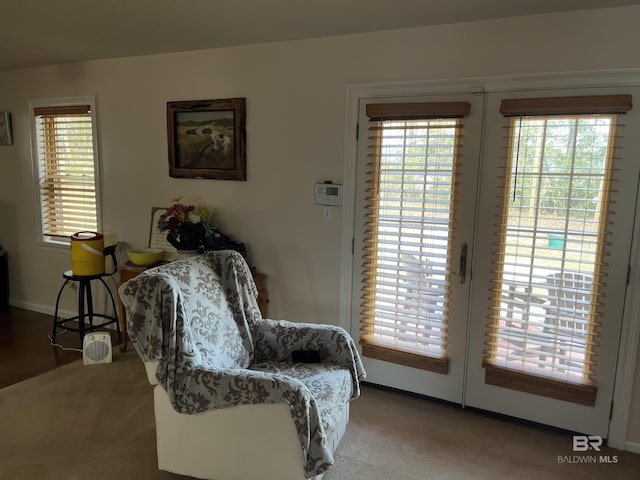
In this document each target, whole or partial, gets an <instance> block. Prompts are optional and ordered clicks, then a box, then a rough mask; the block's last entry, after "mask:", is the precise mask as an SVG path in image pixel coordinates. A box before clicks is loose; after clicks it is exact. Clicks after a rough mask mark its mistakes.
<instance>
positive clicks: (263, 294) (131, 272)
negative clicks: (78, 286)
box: [118, 262, 269, 353]
mask: <svg viewBox="0 0 640 480" xmlns="http://www.w3.org/2000/svg"><path fill="white" fill-rule="evenodd" d="M163 263H166V262H161V263H156V264H155V265H136V264H135V263H132V262H127V263H125V264H124V265H120V266H119V267H118V271H119V272H120V281H119V282H118V288H120V285H122V284H123V283H125V282H126V281H128V280H131V279H132V278H135V277H137V276H138V275H140V274H141V273H142V272H144V271H145V270H148V269H150V268H153V267H157V266H158V265H162V264H163ZM252 275H253V281H254V282H255V284H256V288H257V289H258V308H259V309H260V313H261V314H262V317H263V318H266V316H267V309H268V305H269V296H268V295H267V285H266V284H267V276H266V275H265V274H264V273H259V272H255V271H254V272H252ZM118 317H119V318H120V329H121V331H122V337H123V340H122V343H121V344H120V351H121V352H123V353H124V352H126V351H127V345H128V343H129V335H128V334H127V318H126V313H125V311H124V305H122V301H121V300H120V295H118Z"/></svg>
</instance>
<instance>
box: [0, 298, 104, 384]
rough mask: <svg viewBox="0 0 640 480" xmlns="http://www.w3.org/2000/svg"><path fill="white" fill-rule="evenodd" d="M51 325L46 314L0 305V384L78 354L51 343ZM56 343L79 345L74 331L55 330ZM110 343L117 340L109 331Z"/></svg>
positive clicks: (31, 375) (55, 365) (78, 356)
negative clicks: (110, 335)
mask: <svg viewBox="0 0 640 480" xmlns="http://www.w3.org/2000/svg"><path fill="white" fill-rule="evenodd" d="M52 325H53V317H51V316H50V315H44V314H42V313H36V312H32V311H29V310H22V309H19V308H14V307H2V306H0V388H2V387H6V386H8V385H12V384H14V383H18V382H20V381H22V380H26V379H27V378H31V377H35V376H36V375H39V374H41V373H44V372H46V371H49V370H52V369H54V368H57V367H59V366H62V365H65V364H67V363H70V362H73V361H75V360H78V359H80V358H82V353H80V352H79V351H72V350H69V351H65V350H63V349H62V348H60V347H54V346H53V345H51V342H50V340H49V338H48V336H50V335H51V327H52ZM56 343H58V344H60V345H62V346H63V347H65V348H75V349H81V345H80V336H79V335H78V333H76V332H65V333H64V334H60V332H58V333H57V334H56ZM112 343H114V344H116V343H117V334H115V333H112Z"/></svg>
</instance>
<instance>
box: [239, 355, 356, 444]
mask: <svg viewBox="0 0 640 480" xmlns="http://www.w3.org/2000/svg"><path fill="white" fill-rule="evenodd" d="M249 369H250V370H256V371H259V372H267V373H275V374H279V375H284V376H286V377H291V378H295V379H296V380H300V381H301V382H302V383H303V384H304V385H305V386H306V387H307V388H308V389H309V391H310V392H311V396H312V397H313V398H314V399H315V400H316V402H317V404H318V411H319V412H320V420H321V422H322V426H323V427H324V429H325V432H326V433H327V435H331V432H333V430H334V428H335V426H336V423H337V422H338V420H339V419H340V418H341V415H342V412H343V410H344V408H345V406H346V405H347V404H348V402H349V400H350V399H351V393H352V389H353V386H352V381H351V372H350V371H349V370H348V369H346V368H343V367H340V366H339V365H336V364H335V363H289V362H264V363H258V364H254V365H251V366H250V367H249Z"/></svg>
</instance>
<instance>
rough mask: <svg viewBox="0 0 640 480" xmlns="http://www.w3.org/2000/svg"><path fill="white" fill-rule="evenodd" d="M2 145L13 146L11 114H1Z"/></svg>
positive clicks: (0, 132) (0, 133)
mask: <svg viewBox="0 0 640 480" xmlns="http://www.w3.org/2000/svg"><path fill="white" fill-rule="evenodd" d="M0 145H13V137H12V136H11V115H10V114H9V112H0Z"/></svg>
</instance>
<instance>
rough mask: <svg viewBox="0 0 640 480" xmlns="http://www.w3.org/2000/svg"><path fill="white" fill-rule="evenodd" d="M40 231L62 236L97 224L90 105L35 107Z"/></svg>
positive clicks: (89, 229) (47, 237)
mask: <svg viewBox="0 0 640 480" xmlns="http://www.w3.org/2000/svg"><path fill="white" fill-rule="evenodd" d="M33 114H34V121H35V131H36V141H37V157H38V158H37V161H38V171H39V194H40V207H41V215H42V234H43V237H44V238H45V239H56V238H57V239H61V238H62V237H68V236H69V235H72V234H73V233H75V232H78V231H83V230H88V231H96V230H97V229H98V211H97V200H96V198H97V194H96V162H95V156H94V147H93V146H94V139H93V121H92V115H91V110H90V107H89V105H71V106H60V107H59V106H47V107H37V108H34V111H33Z"/></svg>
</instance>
